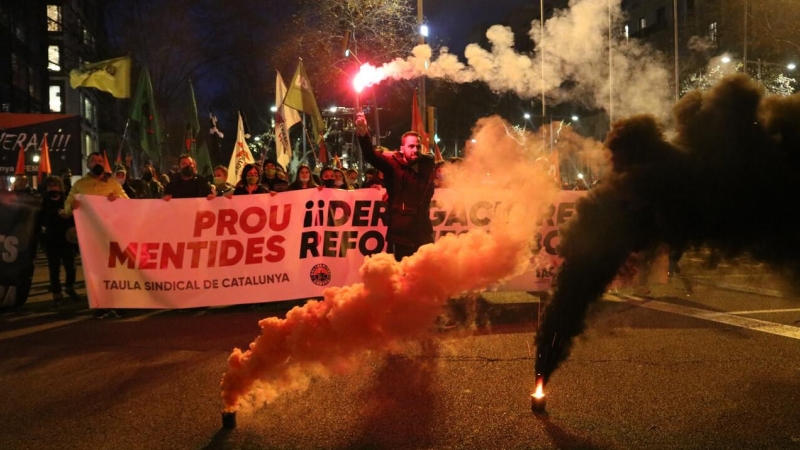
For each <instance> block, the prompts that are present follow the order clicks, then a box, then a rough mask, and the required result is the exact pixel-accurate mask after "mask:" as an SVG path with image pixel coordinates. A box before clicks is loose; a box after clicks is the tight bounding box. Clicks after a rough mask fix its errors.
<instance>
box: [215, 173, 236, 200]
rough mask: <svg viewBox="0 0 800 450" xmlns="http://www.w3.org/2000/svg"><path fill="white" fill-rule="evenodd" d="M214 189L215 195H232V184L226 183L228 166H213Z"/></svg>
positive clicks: (229, 196)
mask: <svg viewBox="0 0 800 450" xmlns="http://www.w3.org/2000/svg"><path fill="white" fill-rule="evenodd" d="M214 189H215V195H216V196H217V197H223V196H224V197H228V198H231V196H233V189H234V188H233V186H231V184H230V183H228V168H227V167H225V166H217V167H214Z"/></svg>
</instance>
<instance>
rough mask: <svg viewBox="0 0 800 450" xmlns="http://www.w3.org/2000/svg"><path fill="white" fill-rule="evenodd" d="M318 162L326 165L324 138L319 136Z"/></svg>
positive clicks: (326, 151) (326, 153)
mask: <svg viewBox="0 0 800 450" xmlns="http://www.w3.org/2000/svg"><path fill="white" fill-rule="evenodd" d="M319 162H321V163H322V164H328V147H326V146H325V136H323V135H322V134H320V135H319Z"/></svg>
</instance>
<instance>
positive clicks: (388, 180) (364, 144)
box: [358, 135, 436, 246]
mask: <svg viewBox="0 0 800 450" xmlns="http://www.w3.org/2000/svg"><path fill="white" fill-rule="evenodd" d="M358 142H359V144H360V145H361V151H362V152H363V154H364V159H365V160H366V161H367V162H369V163H370V164H371V165H372V166H373V167H375V168H376V169H378V170H380V171H381V172H383V176H384V180H383V184H384V186H385V187H386V193H387V194H388V197H389V200H388V203H389V204H388V208H389V223H388V228H387V231H386V240H387V242H389V243H391V244H401V245H413V246H420V245H424V244H430V243H432V242H433V225H432V224H431V218H430V205H431V198H432V197H433V189H434V187H433V178H434V175H435V173H436V171H435V167H436V165H435V162H434V159H433V155H425V154H422V153H420V154H419V156H418V158H417V160H416V161H415V162H414V163H413V164H409V163H408V161H407V160H406V159H405V157H404V156H403V154H402V153H400V152H383V153H380V154H379V153H376V152H375V148H374V147H373V146H372V141H371V139H370V136H369V135H366V136H359V137H358Z"/></svg>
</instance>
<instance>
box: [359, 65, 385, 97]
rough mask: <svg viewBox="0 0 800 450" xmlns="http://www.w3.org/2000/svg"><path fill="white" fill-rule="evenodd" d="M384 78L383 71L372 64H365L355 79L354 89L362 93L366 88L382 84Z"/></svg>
mask: <svg viewBox="0 0 800 450" xmlns="http://www.w3.org/2000/svg"><path fill="white" fill-rule="evenodd" d="M384 78H385V77H384V76H383V71H382V70H380V69H378V68H377V67H375V66H372V65H370V64H364V65H362V66H361V68H360V69H359V70H358V73H357V74H356V76H355V78H353V89H355V90H356V92H361V91H363V90H364V88H367V87H369V86H372V85H373V84H377V83H380V82H381V81H382V80H383V79H384Z"/></svg>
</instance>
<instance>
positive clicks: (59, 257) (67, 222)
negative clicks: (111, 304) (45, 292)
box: [39, 176, 79, 306]
mask: <svg viewBox="0 0 800 450" xmlns="http://www.w3.org/2000/svg"><path fill="white" fill-rule="evenodd" d="M43 194H44V195H43V196H42V210H41V211H40V212H39V228H40V229H41V234H40V241H41V243H42V248H43V249H44V252H45V255H47V266H48V268H49V269H50V292H52V293H53V304H54V306H61V302H62V301H63V299H64V294H63V293H62V290H61V288H62V285H61V280H60V276H61V266H62V265H63V266H64V274H65V277H66V278H65V280H64V286H63V287H64V288H65V289H64V290H65V291H66V293H67V295H68V296H69V297H70V299H72V300H73V301H77V300H78V299H79V297H78V294H77V292H75V246H74V245H72V244H71V243H69V242H68V241H67V230H68V229H70V228H72V227H74V226H75V220H74V218H73V217H72V216H70V217H62V216H61V215H60V214H59V211H61V210H62V209H63V208H64V201H65V200H66V198H65V197H66V196H65V195H64V182H63V181H62V179H61V178H60V177H55V176H51V177H47V179H45V181H44V192H43Z"/></svg>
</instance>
